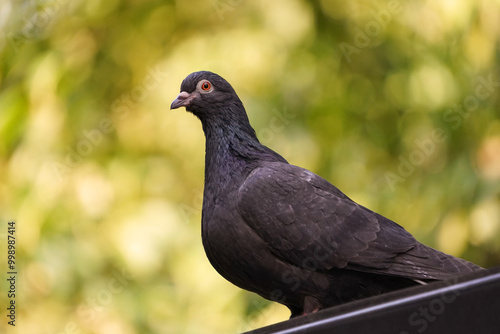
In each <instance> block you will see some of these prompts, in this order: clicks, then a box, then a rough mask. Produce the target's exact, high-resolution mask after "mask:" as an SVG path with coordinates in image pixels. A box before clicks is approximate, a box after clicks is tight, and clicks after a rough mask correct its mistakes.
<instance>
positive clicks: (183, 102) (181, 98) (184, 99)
mask: <svg viewBox="0 0 500 334" xmlns="http://www.w3.org/2000/svg"><path fill="white" fill-rule="evenodd" d="M191 100H192V96H191V94H189V93H188V92H181V93H180V94H179V95H177V97H176V98H175V100H174V101H173V102H172V104H171V105H170V110H172V109H177V108H180V107H185V106H187V105H188V104H189V102H191Z"/></svg>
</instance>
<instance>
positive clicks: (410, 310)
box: [247, 267, 500, 334]
mask: <svg viewBox="0 0 500 334" xmlns="http://www.w3.org/2000/svg"><path fill="white" fill-rule="evenodd" d="M269 333H279V334H299V333H300V334H303V333H307V334H331V333H334V334H344V333H349V334H353V333H354V334H356V333H363V334H365V333H376V334H384V333H391V334H413V333H417V334H418V333H425V334H434V333H435V334H448V333H450V334H451V333H452V334H462V333H463V334H498V333H500V267H498V268H493V269H489V270H486V271H482V272H477V273H473V274H470V275H466V276H462V277H457V278H456V279H452V280H448V281H443V282H435V283H431V284H428V285H425V286H417V287H414V288H409V289H404V290H400V291H395V292H391V293H387V294H384V295H380V296H376V297H372V298H366V299H363V300H359V301H356V302H352V303H347V304H343V305H340V306H337V307H332V308H329V309H326V310H322V311H320V312H317V313H314V314H310V315H306V316H302V317H298V318H295V319H291V320H288V321H284V322H280V323H277V324H275V325H271V326H267V327H263V328H260V329H257V330H253V331H250V332H247V334H269Z"/></svg>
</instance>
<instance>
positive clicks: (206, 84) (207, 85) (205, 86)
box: [201, 81, 212, 90]
mask: <svg viewBox="0 0 500 334" xmlns="http://www.w3.org/2000/svg"><path fill="white" fill-rule="evenodd" d="M210 88H212V84H210V82H208V81H205V82H204V83H202V84H201V89H203V90H209V89H210Z"/></svg>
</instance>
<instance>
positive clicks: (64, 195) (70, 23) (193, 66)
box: [0, 0, 500, 334]
mask: <svg viewBox="0 0 500 334" xmlns="http://www.w3.org/2000/svg"><path fill="white" fill-rule="evenodd" d="M0 29H1V33H0V90H1V92H0V228H1V230H0V246H1V249H2V251H1V252H0V267H1V275H2V276H1V277H2V278H3V277H5V276H6V272H7V269H6V259H7V251H6V248H7V222H8V221H9V220H15V221H16V228H17V229H16V233H17V234H16V235H17V244H16V250H17V254H16V256H17V259H16V260H17V262H16V266H17V270H18V272H19V275H18V280H17V283H18V286H17V291H18V294H17V297H16V303H17V304H18V309H17V326H16V327H15V328H12V327H11V326H7V324H6V322H7V320H6V319H7V318H6V317H5V310H4V307H3V306H4V305H6V303H7V302H8V301H9V300H8V298H7V293H6V291H7V290H8V286H7V282H6V279H2V285H1V286H0V302H1V305H2V311H0V315H1V318H0V319H1V320H0V331H1V332H4V329H2V328H7V329H8V331H9V333H10V332H12V333H57V334H60V333H68V334H69V333H71V334H73V333H106V334H110V333H123V334H128V333H235V332H237V331H243V330H250V329H253V328H257V327H261V326H263V325H266V324H270V323H274V322H277V321H282V320H285V319H287V318H288V316H289V312H288V311H287V309H286V308H284V307H282V306H280V305H277V304H274V303H270V302H267V301H265V300H263V299H262V298H260V297H258V296H256V295H254V294H251V293H247V292H245V291H242V290H240V289H238V288H236V287H235V286H233V285H231V284H230V283H228V282H226V281H225V280H224V279H223V278H222V277H220V276H219V275H218V274H217V273H216V272H215V270H214V269H212V267H211V266H210V264H209V263H208V261H207V259H206V257H205V254H204V251H203V248H202V245H201V238H200V220H201V214H200V211H201V201H202V195H203V194H202V191H203V168H204V136H203V132H202V129H201V126H200V124H199V121H198V120H197V119H196V118H195V117H193V116H192V115H190V114H188V113H185V112H184V109H179V110H174V111H170V110H169V106H170V103H171V101H172V100H173V99H174V98H175V97H176V95H177V94H178V92H179V87H180V83H181V81H182V79H184V77H185V76H187V75H188V74H189V73H191V72H193V71H197V70H210V71H213V72H216V73H218V74H220V75H221V76H223V77H224V78H226V79H227V80H228V81H229V82H230V83H231V84H232V85H233V87H234V88H235V90H236V91H237V92H238V94H239V96H240V98H241V99H242V101H243V103H244V105H245V106H246V108H247V111H248V114H249V118H250V120H251V122H252V124H253V126H254V128H255V129H256V131H257V134H258V135H259V137H260V139H261V141H262V142H263V143H264V144H266V145H268V146H269V147H271V148H273V149H274V150H276V151H278V152H279V153H280V154H282V155H283V156H284V157H285V158H286V159H288V160H289V162H290V163H292V164H296V165H299V166H302V167H305V168H308V169H310V170H312V171H314V172H315V173H317V174H319V175H321V176H323V177H325V178H326V179H328V180H330V181H331V182H332V183H334V184H335V185H336V186H338V187H339V188H340V189H341V190H342V191H344V192H345V193H346V194H347V195H348V196H350V197H351V198H353V199H354V200H356V201H357V202H359V203H361V204H363V205H365V206H367V207H369V208H370V209H372V210H374V211H377V212H379V213H381V214H383V215H385V216H387V217H389V218H391V219H393V220H394V221H396V222H398V223H399V224H401V225H403V226H404V227H405V228H406V229H407V230H408V231H410V232H411V233H412V234H414V235H415V237H416V238H417V239H419V240H420V241H422V242H424V243H426V244H428V245H430V246H432V247H435V248H438V249H440V250H442V251H444V252H447V253H450V254H453V255H455V256H460V257H463V258H466V259H468V260H470V261H473V262H475V263H477V264H479V265H482V266H485V267H491V266H495V265H498V264H500V205H499V204H500V121H499V114H500V98H499V96H500V94H499V92H500V72H499V67H498V63H499V60H500V52H499V39H500V2H499V1H498V0H483V1H476V0H460V1H409V2H407V1H370V2H368V1H358V0H354V1H349V2H346V1H340V0H321V1H302V0H288V1H285V0H275V1H264V0H258V1H243V0H212V1H210V0H209V1H156V0H150V1H145V0H141V1H139V0H107V1H98V0H86V1H83V0H74V1H69V0H47V1H17V0H2V2H1V5H0ZM2 254H3V255H2Z"/></svg>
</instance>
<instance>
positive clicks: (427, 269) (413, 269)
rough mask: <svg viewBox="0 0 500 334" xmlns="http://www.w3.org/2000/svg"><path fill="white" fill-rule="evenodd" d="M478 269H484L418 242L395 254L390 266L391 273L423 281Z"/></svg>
mask: <svg viewBox="0 0 500 334" xmlns="http://www.w3.org/2000/svg"><path fill="white" fill-rule="evenodd" d="M478 270H484V269H483V268H481V267H479V266H477V265H475V264H474V263H471V262H469V261H466V260H464V259H460V258H457V257H454V256H452V255H448V254H445V253H443V252H440V251H438V250H436V249H434V248H431V247H428V246H425V245H423V244H420V243H419V244H417V245H416V247H414V248H413V249H411V250H409V251H408V252H405V253H403V254H399V255H398V256H396V258H395V259H394V263H392V265H391V267H390V271H391V273H393V274H396V275H398V274H400V275H401V276H404V277H409V278H412V279H413V280H423V281H426V280H445V279H449V278H452V277H456V276H460V275H463V274H467V273H471V272H474V271H478Z"/></svg>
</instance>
